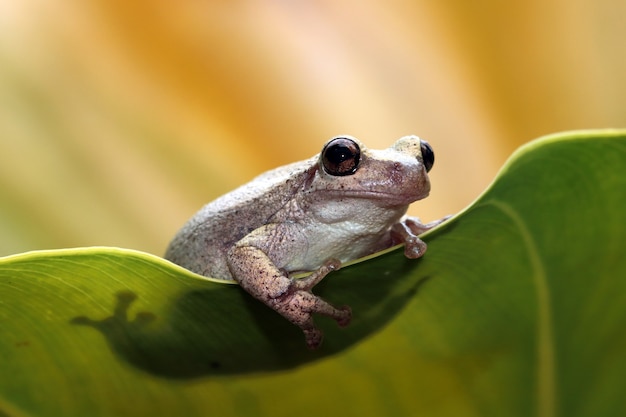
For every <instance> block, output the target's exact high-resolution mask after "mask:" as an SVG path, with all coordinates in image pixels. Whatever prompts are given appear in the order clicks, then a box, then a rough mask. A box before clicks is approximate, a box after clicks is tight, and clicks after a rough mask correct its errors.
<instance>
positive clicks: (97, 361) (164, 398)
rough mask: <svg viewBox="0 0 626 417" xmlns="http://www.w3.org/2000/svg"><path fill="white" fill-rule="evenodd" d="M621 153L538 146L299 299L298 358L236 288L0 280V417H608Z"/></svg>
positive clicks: (87, 257)
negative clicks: (304, 311) (316, 311)
mask: <svg viewBox="0 0 626 417" xmlns="http://www.w3.org/2000/svg"><path fill="white" fill-rule="evenodd" d="M624 167H626V133H625V132H617V131H600V132H580V133H569V134H564V135H559V136H552V137H548V138H544V139H541V140H538V141H535V142H532V143H531V144H529V145H527V146H525V147H524V148H522V149H521V150H520V151H518V152H517V153H516V154H515V155H514V156H513V157H512V158H511V160H510V161H509V162H508V163H507V164H506V166H505V167H504V168H503V169H502V171H501V173H500V174H499V176H498V178H497V179H496V181H495V182H494V184H493V185H492V186H491V187H490V188H489V189H488V190H487V191H486V192H485V194H484V195H482V196H481V197H480V198H479V199H477V200H476V201H475V202H474V203H473V204H472V205H471V206H470V207H469V208H468V209H466V210H465V211H464V212H462V213H460V214H459V215H457V216H456V217H454V218H453V219H451V220H450V221H448V222H447V223H445V224H444V225H442V226H441V227H439V228H437V229H435V230H433V231H431V232H429V233H428V234H427V235H425V240H426V241H427V242H428V244H429V249H428V252H427V254H426V255H425V256H424V257H423V258H422V259H420V260H407V259H405V258H404V257H403V254H402V251H401V250H396V251H392V252H389V253H386V254H384V255H382V256H379V257H377V258H375V259H371V260H368V261H366V262H362V263H359V264H357V265H354V266H350V267H347V268H345V269H342V270H341V271H339V272H336V273H333V274H332V275H331V276H329V277H328V278H326V279H325V280H324V282H322V283H321V284H320V285H319V286H318V287H316V292H317V293H318V294H320V295H322V296H323V297H325V298H327V299H328V300H329V301H331V302H333V303H335V304H338V305H340V304H348V305H351V306H352V308H353V313H354V319H353V322H352V324H351V325H350V326H349V327H347V328H345V329H339V328H338V327H337V326H336V324H335V323H334V322H332V321H331V320H325V319H323V318H320V319H319V320H318V322H319V324H320V326H321V327H322V328H323V329H324V331H325V333H326V339H325V341H324V345H323V346H322V348H321V349H320V350H318V351H314V352H311V351H308V350H307V349H306V348H305V345H304V341H303V337H302V334H301V332H300V331H299V330H298V329H297V328H295V327H294V326H292V325H290V324H289V323H287V322H286V321H285V320H283V319H282V318H281V317H279V316H278V315H277V314H276V313H274V312H272V311H270V310H269V309H267V308H266V307H264V306H263V305H261V304H260V303H258V302H256V301H255V300H253V299H251V298H250V297H249V296H247V295H246V294H245V293H244V292H243V291H242V290H241V289H240V288H239V287H237V286H235V285H227V284H221V283H216V282H213V281H211V280H207V279H203V278H201V277H199V276H196V275H193V274H191V273H189V272H187V271H185V270H183V269H181V268H178V267H176V266H174V265H172V264H170V263H168V262H166V261H164V260H162V259H160V258H158V257H155V256H152V255H148V254H144V253H139V252H135V251H129V250H121V249H112V248H86V249H72V250H61V251H46V252H32V253H26V254H22V255H17V256H11V257H7V258H3V259H1V260H0V332H1V333H0V335H1V337H0V375H1V377H0V416H4V415H7V416H100V415H102V416H121V415H124V416H139V415H185V416H194V415H202V416H207V415H219V416H226V415H272V416H293V415H342V416H349V415H359V416H366V415H376V416H378V415H393V416H399V415H429V416H448V415H449V416H460V415H463V416H485V415H493V416H502V415H507V416H513V415H519V416H529V415H536V416H542V417H548V416H556V415H563V416H589V415H593V416H613V415H614V416H621V415H624V414H625V413H626V403H625V402H624V400H623V394H622V391H623V390H624V388H626V387H625V385H626V384H625V383H624V375H626V332H624V330H623V328H624V323H626V257H625V256H624V252H625V251H626V233H625V229H624V228H625V225H626V170H625V168H624Z"/></svg>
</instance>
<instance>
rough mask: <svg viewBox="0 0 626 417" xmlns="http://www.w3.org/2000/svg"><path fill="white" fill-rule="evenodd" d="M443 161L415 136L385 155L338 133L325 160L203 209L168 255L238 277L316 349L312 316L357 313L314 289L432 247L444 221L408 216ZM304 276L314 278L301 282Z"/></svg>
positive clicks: (291, 168)
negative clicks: (431, 234)
mask: <svg viewBox="0 0 626 417" xmlns="http://www.w3.org/2000/svg"><path fill="white" fill-rule="evenodd" d="M434 159H435V158H434V153H433V150H432V148H431V147H430V145H429V144H428V142H426V141H424V140H421V139H420V138H418V137H416V136H405V137H403V138H400V139H399V140H398V141H396V142H395V143H394V144H393V145H392V146H391V147H389V148H388V149H384V150H373V149H368V148H366V147H365V146H364V145H363V144H362V143H361V142H359V140H357V139H356V138H354V137H351V136H338V137H335V138H333V139H331V140H330V141H328V142H327V143H326V144H325V145H324V147H323V148H322V151H321V152H320V153H319V154H318V155H315V156H314V157H312V158H310V159H307V160H305V161H301V162H296V163H292V164H290V165H286V166H283V167H280V168H276V169H274V170H271V171H268V172H266V173H265V174H262V175H260V176H258V177H257V178H255V179H253V180H252V181H251V182H249V183H247V184H245V185H243V186H241V187H239V188H237V189H235V190H234V191H232V192H230V193H228V194H226V195H224V196H222V197H220V198H218V199H217V200H214V201H213V202H211V203H209V204H207V205H206V206H204V207H203V208H202V209H201V210H200V211H199V212H198V213H196V214H195V215H194V216H193V217H192V218H191V219H190V220H189V221H188V222H187V223H186V224H185V225H184V226H183V228H182V229H181V230H180V231H179V232H178V234H177V235H176V236H175V237H174V239H173V240H172V242H171V243H170V245H169V248H168V249H167V253H166V255H165V257H166V259H169V260H170V261H172V262H174V263H176V264H178V265H180V266H182V267H184V268H187V269H189V270H191V271H193V272H195V273H198V274H201V275H204V276H207V277H212V278H218V279H223V280H234V281H236V282H237V283H239V284H240V285H241V287H242V288H243V289H244V290H245V291H247V292H248V293H250V294H251V295H252V296H253V297H255V298H256V299H258V300H260V301H262V302H263V303H265V304H266V305H267V306H269V307H270V308H272V309H274V310H275V311H277V312H278V313H280V314H281V315H282V316H283V317H285V318H286V319H287V320H289V321H290V322H292V323H293V324H295V325H297V326H299V327H300V328H301V329H302V330H303V332H304V336H305V341H306V344H307V346H308V347H309V348H311V349H315V348H317V347H318V346H319V345H320V343H321V341H322V332H321V330H319V329H318V328H317V327H316V326H315V324H314V322H313V317H312V316H313V314H315V313H316V314H321V315H325V316H329V317H331V318H333V319H334V320H335V321H337V323H338V324H339V325H340V326H346V325H347V324H348V323H349V322H350V319H351V315H352V313H351V310H350V307H348V306H343V307H339V308H337V307H334V306H332V305H330V304H329V303H328V302H326V301H324V300H323V299H321V298H320V297H318V296H316V295H314V294H313V293H312V292H311V290H312V288H313V287H314V286H315V285H316V284H317V283H319V282H320V281H321V280H322V279H323V278H324V277H325V276H326V275H327V274H328V273H329V272H331V271H335V270H337V269H339V268H340V266H341V265H342V264H343V263H345V262H347V261H350V260H353V259H356V258H359V257H362V256H365V255H368V254H371V253H374V252H377V251H380V250H383V249H385V248H388V247H391V246H392V245H396V244H400V243H403V244H404V245H405V248H404V254H405V256H407V257H408V258H419V257H420V256H422V255H423V254H424V252H425V251H426V244H425V243H424V242H423V241H422V240H420V239H419V237H418V235H419V234H420V233H423V232H425V231H426V230H429V229H430V228H432V227H434V226H436V225H437V224H439V223H441V222H442V221H443V220H445V219H442V220H438V221H435V222H432V223H429V224H422V223H421V222H420V221H419V219H417V218H414V217H408V216H406V215H405V213H406V211H407V208H408V206H409V204H410V203H412V202H414V201H417V200H420V199H422V198H425V197H426V196H428V193H429V191H430V181H429V179H428V174H427V173H428V171H430V169H431V168H432V166H433V163H434ZM302 271H312V273H311V275H309V276H307V277H305V278H300V279H294V278H293V275H294V274H295V273H298V272H302Z"/></svg>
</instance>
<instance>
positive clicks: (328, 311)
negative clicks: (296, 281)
mask: <svg viewBox="0 0 626 417" xmlns="http://www.w3.org/2000/svg"><path fill="white" fill-rule="evenodd" d="M271 304H272V305H271V306H272V308H274V309H275V310H276V311H278V312H279V313H280V314H282V315H283V316H284V317H285V318H287V319H288V320H289V321H291V322H292V323H293V324H295V325H296V326H298V327H300V328H301V329H302V331H303V332H304V337H305V339H306V344H307V347H308V348H309V349H317V348H318V347H319V345H320V344H321V343H322V338H323V334H322V331H321V330H320V329H318V328H317V327H316V326H315V323H314V322H313V314H321V315H323V316H327V317H330V318H332V319H334V320H335V321H336V322H337V324H339V326H341V327H344V326H347V325H348V324H349V323H350V320H351V319H352V310H351V309H350V307H348V306H343V307H341V308H336V307H333V306H332V305H330V304H329V303H327V302H326V301H324V300H323V299H321V298H320V297H318V296H316V295H313V294H311V292H309V291H302V290H299V291H296V292H291V293H288V294H285V295H283V296H282V297H279V298H277V299H275V300H273V302H272V303H271Z"/></svg>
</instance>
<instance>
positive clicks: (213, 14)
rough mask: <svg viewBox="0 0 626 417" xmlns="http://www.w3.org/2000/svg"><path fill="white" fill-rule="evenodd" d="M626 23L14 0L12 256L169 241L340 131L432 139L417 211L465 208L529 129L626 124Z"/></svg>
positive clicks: (590, 1)
mask: <svg viewBox="0 0 626 417" xmlns="http://www.w3.org/2000/svg"><path fill="white" fill-rule="evenodd" d="M625 39H626V2H625V1H623V0H574V1H571V0H569V1H564V0H550V1H541V2H540V1H519V0H518V1H513V2H499V1H495V0H483V1H474V2H461V1H443V2H433V1H386V2H384V1H382V0H378V1H375V0H361V1H343V2H336V1H317V2H305V1H271V0H270V1H268V0H265V1H212V2H207V1H191V0H181V1H178V2H176V3H175V4H174V3H172V2H167V1H163V0H157V1H155V0H151V1H147V0H134V1H131V2H126V1H119V0H107V1H105V0H91V1H87V2H86V1H82V0H61V1H56V2H40V1H35V0H20V1H13V0H0V256H2V255H8V254H12V253H18V252H22V251H27V250H33V249H44V248H61V247H74V246H91V245H112V246H121V247H128V248H133V249H139V250H144V251H148V252H151V253H155V254H162V253H163V251H164V249H165V246H166V245H167V243H168V241H169V239H170V238H171V236H172V235H173V234H174V233H175V232H176V230H177V229H178V228H179V227H180V226H181V225H182V223H184V222H185V221H186V220H187V218H188V217H189V216H191V215H192V214H193V213H194V212H195V211H196V210H197V209H198V208H200V206H201V205H203V204H204V203H206V202H208V201H209V200H211V199H213V198H215V197H217V196H218V195H220V194H222V193H224V192H226V191H228V190H230V189H232V188H234V187H235V186H237V185H240V184H241V183H243V182H244V181H246V180H249V179H250V178H252V177H253V176H254V175H256V174H258V173H260V172H262V171H264V170H266V169H269V168H272V167H274V166H277V165H280V164H284V163H288V162H292V161H295V160H300V159H304V158H307V157H309V156H311V155H313V154H315V153H317V152H319V150H320V148H321V146H322V144H323V143H324V142H325V141H326V140H327V139H328V138H330V137H331V136H334V135H337V134H342V133H346V134H351V135H354V136H357V137H359V138H360V139H361V140H362V141H363V142H365V143H366V144H367V145H368V146H369V147H372V148H384V147H387V146H389V145H390V144H391V143H392V142H393V141H394V140H396V139H397V138H398V137H400V136H403V135H406V134H417V135H419V136H421V137H423V138H425V139H427V140H429V141H430V143H431V144H432V145H433V147H434V149H435V153H436V157H437V162H436V164H435V167H434V169H433V171H432V175H431V180H432V185H433V189H432V192H431V196H430V197H429V198H428V199H427V200H425V201H423V202H420V203H417V204H416V205H415V206H414V207H413V208H412V209H411V213H412V214H415V215H419V216H420V217H422V218H423V219H424V220H432V219H434V218H438V217H441V216H442V215H444V214H447V213H454V212H456V211H459V210H460V209H462V208H463V207H465V206H466V205H467V204H469V203H470V202H471V201H472V200H473V199H474V198H475V197H476V196H477V195H478V194H479V193H480V192H481V191H482V190H483V189H484V188H485V187H486V186H487V185H488V184H489V182H490V181H491V179H492V178H493V176H494V175H495V173H496V171H497V170H498V168H499V167H500V165H501V164H502V163H503V162H504V160H505V159H506V158H507V156H508V155H509V154H510V153H511V152H512V151H513V149H515V148H516V147H518V146H519V145H521V144H522V143H524V142H526V141H528V140H531V139H533V138H535V137H537V136H540V135H543V134H547V133H552V132H555V131H561V130H570V129H582V128H602V127H624V126H626V111H625V109H626V77H625V76H624V74H626V47H625V44H624V40H625Z"/></svg>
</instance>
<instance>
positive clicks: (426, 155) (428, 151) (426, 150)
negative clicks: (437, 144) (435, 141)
mask: <svg viewBox="0 0 626 417" xmlns="http://www.w3.org/2000/svg"><path fill="white" fill-rule="evenodd" d="M420 149H421V151H422V161H423V162H424V167H425V168H426V172H428V171H430V169H431V168H432V167H433V164H434V163H435V153H434V152H433V148H431V147H430V145H429V144H428V142H426V141H425V140H421V139H420Z"/></svg>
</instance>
